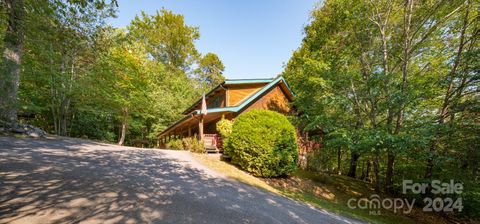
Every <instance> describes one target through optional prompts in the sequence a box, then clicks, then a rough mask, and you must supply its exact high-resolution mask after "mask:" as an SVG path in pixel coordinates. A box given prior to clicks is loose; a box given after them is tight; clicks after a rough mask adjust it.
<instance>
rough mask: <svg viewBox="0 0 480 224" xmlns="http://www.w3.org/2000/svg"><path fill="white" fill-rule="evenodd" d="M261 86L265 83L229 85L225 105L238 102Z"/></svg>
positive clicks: (234, 104)
mask: <svg viewBox="0 0 480 224" xmlns="http://www.w3.org/2000/svg"><path fill="white" fill-rule="evenodd" d="M263 86H265V83H255V84H246V85H235V86H229V87H228V101H227V106H229V107H231V106H236V105H238V104H240V103H241V102H242V101H244V100H245V99H247V98H248V97H249V96H250V95H252V94H254V93H255V92H257V91H258V90H260V89H261V88H262V87H263Z"/></svg>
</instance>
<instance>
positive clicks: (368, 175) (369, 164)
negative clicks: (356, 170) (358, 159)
mask: <svg viewBox="0 0 480 224" xmlns="http://www.w3.org/2000/svg"><path fill="white" fill-rule="evenodd" d="M371 167H372V161H371V160H370V159H369V160H367V169H366V170H365V178H364V180H366V181H368V182H370V181H372V180H371V179H370V169H371Z"/></svg>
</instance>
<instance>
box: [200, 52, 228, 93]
mask: <svg viewBox="0 0 480 224" xmlns="http://www.w3.org/2000/svg"><path fill="white" fill-rule="evenodd" d="M224 70H225V66H223V63H222V61H220V59H219V58H218V56H217V55H216V54H214V53H207V54H206V55H205V56H203V57H202V58H201V59H200V60H199V62H198V68H197V69H195V73H196V74H197V76H198V79H199V81H200V84H202V88H203V89H204V90H205V91H208V90H210V89H211V88H213V87H215V86H217V85H218V84H220V83H222V82H223V81H224V80H225V78H224V77H223V71H224Z"/></svg>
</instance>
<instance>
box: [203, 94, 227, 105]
mask: <svg viewBox="0 0 480 224" xmlns="http://www.w3.org/2000/svg"><path fill="white" fill-rule="evenodd" d="M222 97H223V95H220V96H216V97H213V98H212V99H211V100H209V101H208V105H207V106H208V107H209V108H216V107H220V106H221V105H222Z"/></svg>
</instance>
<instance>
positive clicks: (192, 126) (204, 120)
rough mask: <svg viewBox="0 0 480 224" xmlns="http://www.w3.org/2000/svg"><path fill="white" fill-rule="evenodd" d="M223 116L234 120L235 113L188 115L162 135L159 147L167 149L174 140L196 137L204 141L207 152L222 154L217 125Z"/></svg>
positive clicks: (210, 112) (217, 112) (220, 112)
mask: <svg viewBox="0 0 480 224" xmlns="http://www.w3.org/2000/svg"><path fill="white" fill-rule="evenodd" d="M222 116H224V117H225V118H226V119H232V118H233V113H232V112H229V111H213V110H212V111H210V110H209V111H208V114H207V115H201V114H198V113H195V112H194V113H191V114H188V115H186V116H185V117H183V118H181V119H180V120H178V121H177V122H176V123H174V124H173V125H172V126H170V127H169V128H167V129H166V130H164V131H163V132H162V133H160V135H159V143H160V144H159V145H160V147H166V144H167V143H168V142H170V141H171V140H173V139H182V138H187V137H194V136H196V137H197V138H199V140H203V141H204V144H205V148H206V150H207V152H220V151H221V148H222V147H221V143H222V141H221V138H220V136H219V135H218V132H217V128H216V124H217V122H218V121H219V120H220V119H221V118H222Z"/></svg>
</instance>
